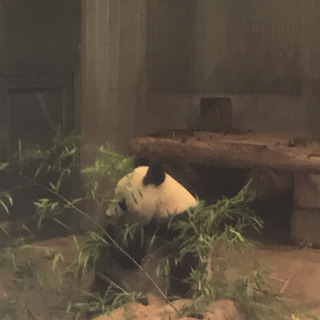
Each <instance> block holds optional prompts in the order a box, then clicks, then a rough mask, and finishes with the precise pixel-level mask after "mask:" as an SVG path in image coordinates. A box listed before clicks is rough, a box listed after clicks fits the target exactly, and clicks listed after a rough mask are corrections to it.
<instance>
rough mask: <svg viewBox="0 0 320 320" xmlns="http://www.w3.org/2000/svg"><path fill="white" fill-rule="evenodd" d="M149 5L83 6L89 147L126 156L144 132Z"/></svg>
mask: <svg viewBox="0 0 320 320" xmlns="http://www.w3.org/2000/svg"><path fill="white" fill-rule="evenodd" d="M146 11H147V1H146V0H130V1H128V0H82V32H81V90H80V92H81V93H80V104H81V118H82V119H81V123H82V133H83V137H84V139H85V142H89V143H93V144H95V145H99V144H102V143H109V144H110V145H111V147H113V148H114V150H116V151H120V152H126V151H127V147H128V143H129V141H130V139H131V138H132V137H133V136H134V135H135V134H136V133H137V130H140V131H142V133H143V128H144V114H145V110H144V108H145V102H144V97H145V83H146V81H145V47H146V35H145V33H146Z"/></svg>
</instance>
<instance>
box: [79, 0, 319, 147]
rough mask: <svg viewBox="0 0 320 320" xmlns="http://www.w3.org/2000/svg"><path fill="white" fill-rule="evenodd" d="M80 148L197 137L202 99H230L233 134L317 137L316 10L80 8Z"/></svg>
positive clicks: (184, 1) (179, 4) (104, 4)
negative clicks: (175, 133) (158, 135)
mask: <svg viewBox="0 0 320 320" xmlns="http://www.w3.org/2000/svg"><path fill="white" fill-rule="evenodd" d="M82 7H83V12H82V13H83V15H82V41H81V52H82V57H81V61H82V62H81V75H82V80H81V88H82V90H81V105H82V128H83V132H84V134H85V138H86V139H87V141H90V142H93V143H96V144H100V143H104V142H109V143H110V144H111V145H112V146H113V147H115V148H116V149H117V150H119V151H126V148H127V145H128V143H129V141H130V139H131V138H132V137H133V136H135V135H143V134H148V133H153V132H155V131H158V130H162V129H166V128H175V129H185V128H196V125H197V117H198V115H199V112H200V98H201V97H204V96H218V97H220V96H228V97H231V99H232V107H233V113H232V124H233V127H234V128H236V129H240V130H248V129H251V130H255V131H293V132H296V133H297V134H301V133H311V134H314V135H319V134H320V126H318V121H317V119H318V118H319V116H320V60H319V59H318V57H319V56H320V41H319V39H318V34H317V32H318V30H319V28H320V8H319V5H318V2H317V1H315V0H304V1H293V0H273V1H269V0H261V1H256V0H245V1H232V0H152V1H147V0H130V1H128V0H118V1H117V0H82Z"/></svg>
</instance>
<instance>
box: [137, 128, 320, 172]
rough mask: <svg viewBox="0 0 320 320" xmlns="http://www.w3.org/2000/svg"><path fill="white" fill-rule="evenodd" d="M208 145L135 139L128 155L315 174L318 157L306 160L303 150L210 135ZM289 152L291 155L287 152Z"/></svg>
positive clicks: (197, 141) (190, 140)
mask: <svg viewBox="0 0 320 320" xmlns="http://www.w3.org/2000/svg"><path fill="white" fill-rule="evenodd" d="M214 135H215V136H214V138H213V139H211V140H210V141H203V140H201V139H197V138H195V137H192V138H188V139H183V140H179V139H178V140H177V139H170V138H169V139H168V138H152V137H138V138H134V139H133V140H132V142H131V153H132V154H135V155H137V156H138V157H146V158H152V159H153V158H156V159H159V160H170V161H181V162H187V163H191V164H195V165H202V166H216V167H234V168H252V167H267V168H272V169H279V170H295V171H308V172H319V170H320V157H310V155H309V154H308V152H306V151H304V150H303V149H300V151H299V150H298V149H295V150H293V149H292V148H289V147H287V148H282V147H275V146H274V145H273V146H272V147H270V146H268V144H267V143H264V142H263V141H261V142H255V141H250V140H246V139H245V137H244V139H243V140H241V139H238V140H234V139H232V137H230V138H228V137H226V136H224V135H222V134H219V135H218V134H214ZM291 150H292V151H291Z"/></svg>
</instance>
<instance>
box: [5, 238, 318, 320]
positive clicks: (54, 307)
mask: <svg viewBox="0 0 320 320" xmlns="http://www.w3.org/2000/svg"><path fill="white" fill-rule="evenodd" d="M43 245H44V247H43V248H46V249H43V253H46V254H48V249H47V248H48V247H50V248H53V250H61V252H62V254H63V255H64V256H65V257H67V259H65V260H64V261H63V263H64V264H65V265H67V264H68V263H70V261H72V257H73V256H74V255H75V252H76V250H75V246H74V243H72V241H70V240H67V239H53V240H50V241H47V242H46V243H45V244H43ZM37 250H40V251H41V250H42V249H41V246H40V249H37ZM53 252H55V251H53ZM253 255H254V256H255V258H256V259H257V260H258V261H260V262H262V263H264V264H265V265H266V266H268V268H269V270H270V275H269V278H270V284H271V285H272V288H273V290H274V291H275V292H277V293H278V294H280V296H281V298H282V299H284V300H287V301H291V302H292V303H293V304H294V305H295V306H297V307H298V306H299V308H301V309H302V310H303V311H308V312H313V313H314V314H316V315H317V316H319V317H320V250H316V249H307V248H306V249H298V248H293V247H284V246H273V247H268V248H266V247H261V248H260V249H255V250H254V252H253ZM42 256H43V254H42ZM44 257H45V259H47V260H50V259H49V258H48V257H47V256H46V255H44ZM240 259H241V258H240ZM238 263H239V264H241V261H238ZM46 268H47V270H48V273H50V270H51V268H52V258H51V261H50V264H48V265H47V267H46ZM231 276H232V275H231ZM48 279H49V278H48ZM90 280H91V279H90V277H88V278H87V281H85V282H84V283H77V282H74V283H72V284H71V285H70V284H69V286H68V287H65V288H62V289H61V288H58V286H57V287H56V288H55V284H57V283H58V282H57V281H58V279H53V280H52V279H51V280H50V281H51V284H50V285H51V289H48V288H47V287H46V288H44V287H41V286H39V282H38V283H36V282H34V283H32V282H28V283H27V285H26V286H23V287H19V286H17V285H16V284H14V283H13V282H12V275H11V271H10V270H8V269H0V299H1V300H4V299H7V298H9V297H14V298H15V300H16V301H17V302H18V303H19V305H20V306H22V308H21V310H18V315H19V318H18V319H19V320H20V319H21V320H26V319H36V320H42V319H43V320H62V319H63V320H65V319H66V317H65V315H64V313H65V308H66V306H67V305H68V302H69V301H70V300H71V301H77V299H78V298H79V296H81V292H83V291H84V290H89V288H90ZM45 281H49V280H45ZM50 281H49V282H50ZM22 288H23V289H22ZM0 315H1V305H0ZM4 319H6V318H4ZM8 319H10V318H8Z"/></svg>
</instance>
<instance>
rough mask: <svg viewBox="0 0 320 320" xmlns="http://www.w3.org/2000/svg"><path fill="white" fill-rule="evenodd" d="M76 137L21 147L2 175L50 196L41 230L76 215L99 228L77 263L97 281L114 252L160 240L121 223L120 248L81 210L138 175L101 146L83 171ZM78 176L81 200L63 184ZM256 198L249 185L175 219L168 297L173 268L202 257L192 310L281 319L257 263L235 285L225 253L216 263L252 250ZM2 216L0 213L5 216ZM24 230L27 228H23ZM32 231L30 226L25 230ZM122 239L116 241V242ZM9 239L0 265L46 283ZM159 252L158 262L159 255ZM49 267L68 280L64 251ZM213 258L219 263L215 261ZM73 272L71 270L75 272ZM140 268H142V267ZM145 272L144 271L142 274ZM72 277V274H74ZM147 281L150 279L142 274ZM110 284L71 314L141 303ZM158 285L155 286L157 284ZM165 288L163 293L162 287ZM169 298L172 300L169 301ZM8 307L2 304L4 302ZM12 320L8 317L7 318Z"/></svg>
mask: <svg viewBox="0 0 320 320" xmlns="http://www.w3.org/2000/svg"><path fill="white" fill-rule="evenodd" d="M78 152H79V138H78V137H77V136H75V135H70V136H68V137H63V136H61V135H60V134H58V135H57V136H56V137H54V138H53V143H52V145H51V146H50V147H49V148H44V147H42V146H40V145H37V144H26V145H25V144H23V143H22V142H20V143H19V149H18V152H17V153H16V155H15V156H14V157H13V161H12V162H11V163H10V165H9V164H8V163H0V171H8V172H10V173H15V174H17V176H19V177H20V178H21V181H22V182H23V183H21V181H19V186H18V187H19V188H21V187H24V186H30V185H32V186H37V187H39V188H42V189H43V190H44V191H45V193H44V195H42V196H41V197H39V198H38V199H36V200H35V201H33V204H34V208H35V212H34V217H33V218H34V221H36V223H37V227H38V228H41V227H42V226H43V223H44V221H47V220H53V221H55V222H57V223H59V224H61V225H63V226H64V227H65V228H66V230H68V228H69V227H68V225H67V224H66V223H65V222H64V221H65V220H64V219H63V217H64V215H65V214H69V213H70V212H76V213H77V214H80V215H81V216H82V218H86V219H87V220H88V221H90V222H91V223H93V224H94V226H95V227H96V228H97V230H96V231H90V232H89V233H88V234H87V235H86V239H85V241H83V242H84V243H85V245H83V244H82V241H81V244H80V243H78V238H76V237H74V239H75V243H76V245H77V247H78V256H77V259H76V261H75V265H76V268H75V269H76V272H75V273H76V274H77V275H78V276H81V274H82V273H83V272H84V271H85V270H90V271H93V272H94V273H95V274H96V275H100V274H101V272H102V271H103V270H105V265H106V264H108V261H107V259H108V252H109V248H110V246H113V247H114V248H117V249H119V250H123V249H122V248H125V247H126V246H127V245H128V244H129V243H130V241H133V240H136V239H140V240H141V245H142V244H145V245H147V247H148V248H149V249H150V250H155V251H157V250H158V249H159V248H157V246H156V244H157V243H159V242H158V241H156V240H158V239H157V235H154V236H151V237H150V235H148V236H147V235H145V234H144V232H143V230H144V229H143V226H142V225H141V224H140V223H137V222H135V223H133V224H128V223H126V224H124V225H123V226H122V228H121V230H120V232H119V237H118V239H120V243H119V244H117V243H116V242H115V241H114V239H112V238H111V237H110V236H109V235H108V234H107V233H106V232H105V230H104V229H103V228H102V227H101V226H100V224H99V222H97V221H94V220H93V218H92V216H93V215H91V214H87V213H86V212H84V211H83V210H82V208H81V205H82V203H84V201H88V200H89V201H90V200H91V201H92V202H91V203H95V204H96V205H97V210H100V209H106V208H107V207H108V205H110V203H112V200H113V191H114V188H115V186H116V183H117V182H118V180H119V179H120V178H121V177H123V176H124V175H125V174H127V173H129V172H130V171H131V170H132V169H133V158H131V157H124V156H122V155H119V154H117V153H114V152H113V151H112V150H111V149H110V147H109V146H107V145H102V146H101V147H100V148H99V150H98V152H97V155H96V159H95V161H94V163H93V164H91V165H89V166H87V167H85V168H83V169H82V170H81V171H80V170H79V168H80V165H79V162H78V156H77V155H78ZM77 170H78V172H80V173H81V177H82V178H83V180H84V182H85V183H84V185H85V190H83V194H84V196H83V197H82V196H81V195H80V196H79V197H77V198H73V197H72V193H67V194H66V193H65V192H64V191H65V189H68V188H66V186H70V185H71V184H68V183H69V182H70V178H72V175H73V173H74V172H75V171H77ZM254 198H255V194H254V192H253V191H252V190H251V189H250V184H247V185H246V186H245V187H244V188H243V189H242V190H240V191H239V193H238V194H237V195H235V196H234V197H232V198H227V197H223V198H222V199H221V200H219V201H217V203H215V204H213V205H207V204H205V203H204V202H202V201H199V204H198V206H197V207H195V208H192V209H190V210H189V211H188V212H187V215H181V216H176V217H174V218H172V220H171V221H170V223H169V229H170V230H172V231H174V232H175V234H176V235H177V236H176V237H175V238H174V239H173V240H172V241H166V239H161V241H160V242H161V243H162V244H163V246H162V247H161V250H162V252H165V253H166V256H165V259H164V260H163V263H162V264H161V265H160V266H159V268H158V273H159V274H161V275H162V276H164V277H165V284H166V290H165V291H166V292H169V291H170V288H169V284H170V281H169V277H170V266H174V265H176V264H178V263H180V262H182V261H183V260H184V259H185V258H188V257H190V256H191V257H199V263H198V264H197V265H196V266H194V267H193V269H192V270H191V272H190V274H189V275H188V276H187V277H186V278H185V279H183V281H185V282H187V283H189V284H190V288H191V296H192V297H193V299H194V301H195V304H197V303H199V304H202V305H203V304H205V303H206V302H207V303H209V302H211V301H212V300H217V299H222V298H232V299H234V300H236V301H238V302H239V303H240V304H241V305H242V306H244V307H245V308H246V310H247V311H248V313H249V314H250V315H251V316H252V317H253V318H254V319H268V317H269V318H270V319H276V318H277V317H276V315H277V313H278V314H279V310H280V309H279V308H278V305H279V303H278V300H277V299H276V297H274V296H273V295H271V294H269V293H268V288H267V286H266V280H265V273H264V271H263V270H262V269H261V268H260V266H259V265H257V266H255V268H253V269H251V270H250V271H249V272H248V273H246V274H243V275H242V276H241V277H238V278H236V279H231V280H230V279H229V278H228V276H227V271H228V261H226V256H227V255H221V257H219V259H217V258H215V257H217V251H218V250H219V248H221V247H222V248H223V250H225V252H228V254H229V255H233V252H239V251H241V250H242V249H244V248H247V247H248V246H249V245H250V241H249V240H248V238H247V232H248V231H250V230H254V231H255V232H259V231H260V229H261V228H262V226H263V224H262V221H261V220H260V219H259V218H258V217H257V216H256V215H255V214H254V212H253V211H252V210H251V204H252V202H253V201H254ZM13 200H14V196H13V194H12V192H10V191H8V190H4V191H1V192H0V209H1V211H3V212H4V213H5V215H8V213H9V212H10V208H11V207H12V205H13ZM1 211H0V212H1ZM22 226H23V224H22ZM24 228H25V230H27V231H28V228H27V227H24ZM0 231H1V233H3V234H4V235H5V236H7V237H8V239H10V237H9V235H10V228H9V225H8V222H7V221H6V220H4V221H2V222H1V223H0ZM118 239H117V240H118ZM13 240H15V239H10V240H8V242H7V246H6V247H3V248H1V250H0V267H11V268H12V269H13V270H14V274H15V277H16V283H18V284H19V285H23V284H24V283H25V282H26V281H29V280H34V281H37V282H38V283H39V284H40V285H44V281H43V279H44V277H42V276H41V274H40V273H41V272H43V270H41V269H39V265H38V262H37V260H33V259H28V258H26V259H25V260H24V261H21V260H19V261H17V255H16V254H17V248H18V247H19V246H22V245H25V241H24V238H23V237H22V238H18V239H16V241H13ZM161 250H160V249H159V252H156V253H159V254H160V256H161V252H160V251H161ZM50 257H51V262H50V263H51V265H50V269H51V270H52V271H54V272H56V273H57V277H58V278H57V279H58V281H59V282H61V283H62V282H63V280H64V279H63V277H62V276H61V270H60V266H61V264H63V263H64V257H63V255H61V254H60V253H59V252H57V253H54V254H53V255H52V254H50ZM212 259H215V261H214V263H212ZM73 267H74V266H73ZM140 267H141V266H140ZM141 270H142V271H144V270H143V269H142V268H141ZM69 271H70V273H72V272H74V271H73V269H72V268H70V270H69ZM145 275H146V277H148V274H145ZM106 280H107V281H109V283H110V286H109V287H108V288H107V290H106V291H105V293H104V294H103V295H99V294H98V293H95V292H93V293H90V294H88V297H89V298H90V299H89V301H84V302H81V303H80V302H79V303H75V304H70V306H69V309H68V311H69V314H70V315H72V316H73V317H74V318H75V319H80V318H81V317H82V318H83V316H84V314H87V313H88V312H89V313H90V314H98V313H105V312H107V313H108V312H110V311H112V310H113V309H114V308H117V307H119V306H123V305H125V304H127V303H130V302H132V301H136V299H137V298H138V297H139V294H138V293H136V292H134V291H133V290H125V289H124V288H123V286H121V285H122V284H118V283H114V282H113V280H112V279H106ZM153 284H154V285H156V284H155V283H153ZM159 290H160V289H159ZM164 297H165V298H167V297H166V296H165V295H164ZM2 302H3V304H2ZM15 310H16V305H15V303H13V302H12V301H0V319H2V318H4V317H9V319H16V318H15V317H16V313H15ZM10 317H11V318H10Z"/></svg>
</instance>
